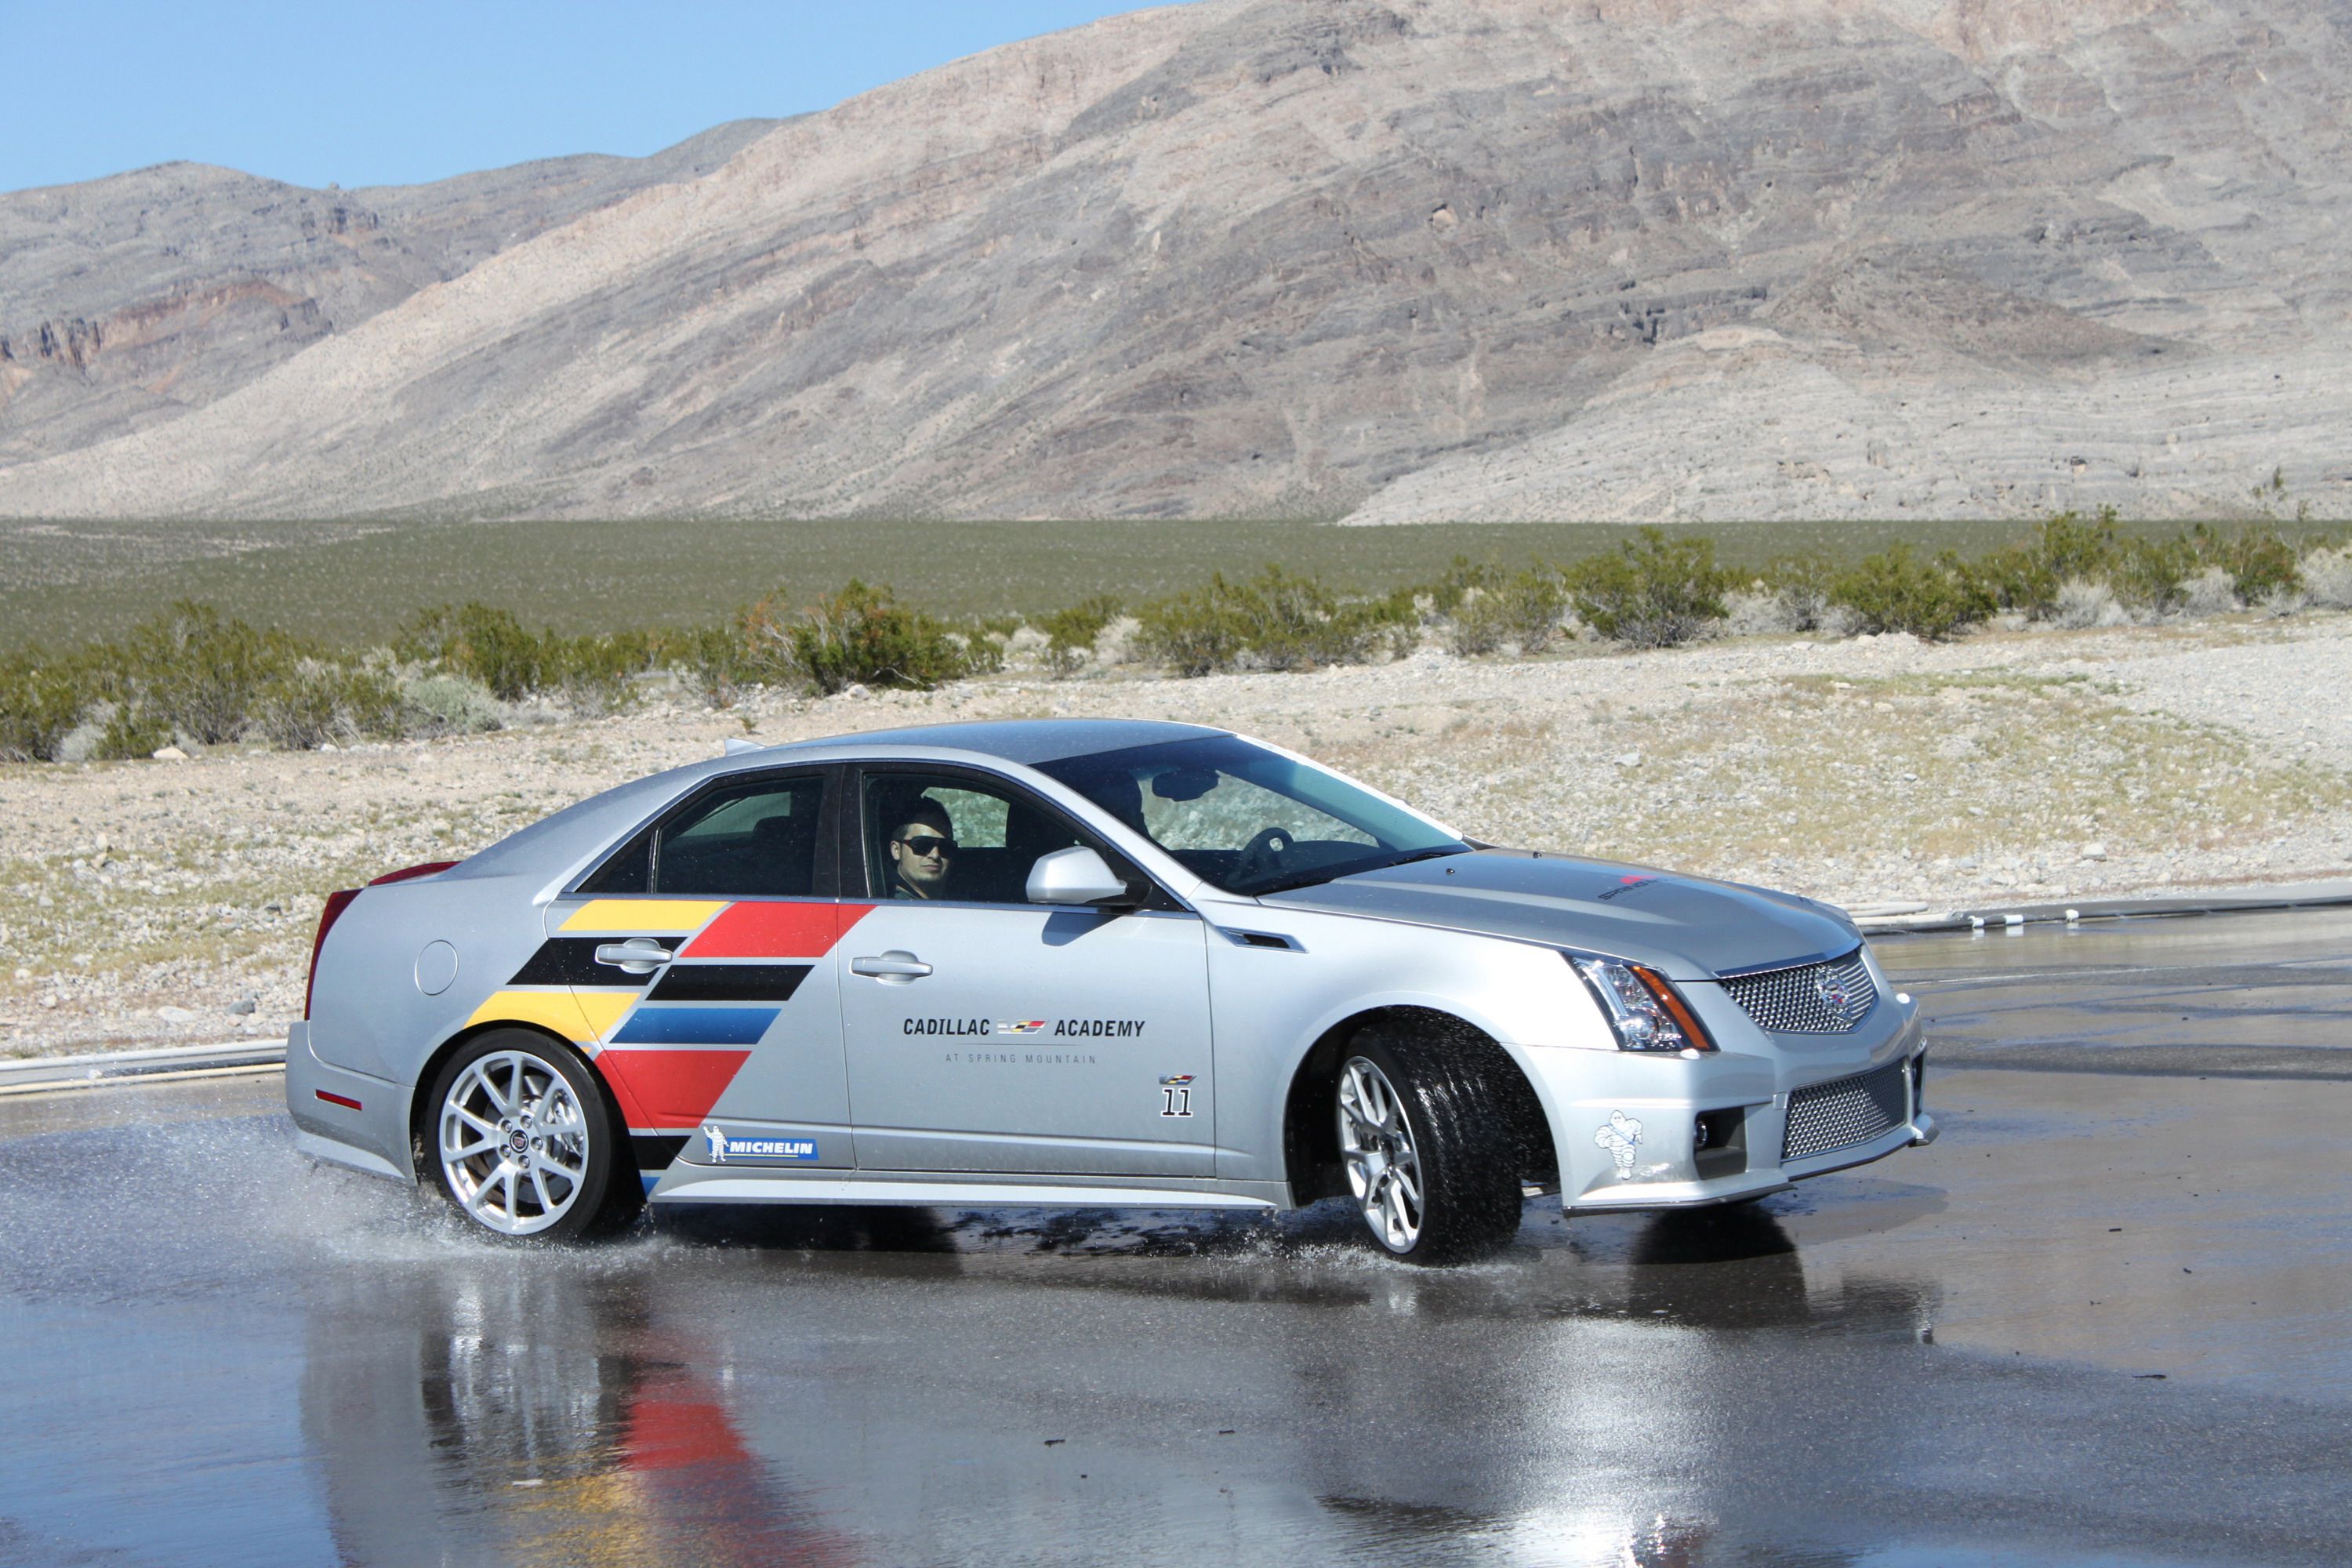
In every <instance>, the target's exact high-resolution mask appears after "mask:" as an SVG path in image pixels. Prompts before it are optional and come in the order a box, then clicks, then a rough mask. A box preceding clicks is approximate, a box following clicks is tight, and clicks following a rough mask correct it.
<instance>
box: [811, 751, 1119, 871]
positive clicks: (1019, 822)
mask: <svg viewBox="0 0 2352 1568" xmlns="http://www.w3.org/2000/svg"><path fill="white" fill-rule="evenodd" d="M858 795H859V811H858V824H859V832H858V839H859V843H860V845H861V846H862V847H863V849H864V851H865V858H866V887H867V889H869V891H870V894H871V896H873V897H875V898H878V899H907V900H931V899H935V900H941V901H945V902H950V903H982V904H1025V903H1027V902H1028V901H1029V871H1030V868H1032V867H1033V866H1034V865H1035V864H1036V863H1037V858H1038V857H1039V856H1041V855H1045V854H1048V853H1050V852H1051V851H1053V850H1055V849H1067V848H1070V847H1074V846H1084V847H1087V848H1089V849H1092V850H1095V851H1096V852H1097V853H1098V854H1102V855H1104V856H1105V857H1106V858H1109V859H1111V861H1112V864H1114V865H1119V864H1121V863H1122V862H1120V861H1119V860H1118V858H1116V857H1115V856H1113V855H1112V853H1111V851H1110V850H1109V849H1108V847H1107V846H1105V845H1104V844H1102V843H1101V842H1100V841H1099V840H1098V839H1097V838H1095V837H1094V836H1093V835H1091V834H1087V833H1083V832H1081V831H1079V829H1078V828H1077V827H1076V825H1074V824H1073V823H1071V822H1070V821H1069V819H1068V818H1066V817H1065V816H1063V815H1062V814H1061V813H1060V812H1058V811H1055V810H1054V809H1053V808H1051V807H1050V806H1047V805H1045V803H1043V802H1042V801H1038V800H1036V799H1034V798H1033V797H1031V796H1029V795H1026V794H1024V793H1023V792H1022V791H1020V790H1017V789H1013V788H1011V787H1009V786H1005V785H1000V784H993V783H991V782H987V781H984V780H981V779H977V778H972V777H970V776H967V775H963V774H947V773H921V772H915V771H911V770H910V771H906V772H899V771H895V770H894V771H888V772H884V771H869V772H867V773H866V774H865V776H864V779H863V782H862V784H861V786H860V788H859V791H858Z"/></svg>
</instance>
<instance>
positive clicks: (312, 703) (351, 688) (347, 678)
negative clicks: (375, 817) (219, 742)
mask: <svg viewBox="0 0 2352 1568" xmlns="http://www.w3.org/2000/svg"><path fill="white" fill-rule="evenodd" d="M403 717H404V713H403V709H402V702H401V692H400V688H399V687H398V686H397V685H396V684H395V683H394V681H393V680H392V679H389V678H388V677H386V676H383V675H379V674H377V673H376V672H374V671H373V670H366V669H350V668H344V667H343V666H341V665H339V664H331V663H329V662H327V661H326V660H324V659H318V658H305V659H300V660H298V661H297V662H296V663H294V664H293V665H292V666H291V667H290V668H287V669H285V670H282V671H280V672H279V673H278V674H276V675H274V676H272V677H271V678H270V679H268V680H266V681H264V682H263V683H262V684H261V686H260V687H259V689H257V690H256V692H255V693H254V702H253V715H252V724H251V728H252V730H253V731H255V732H257V733H258V734H260V735H261V736H262V737H263V738H264V739H266V740H267V741H268V742H269V743H270V744H272V745H274V746H282V747H284V748H285V749H286V750H288V751H289V752H309V751H315V750H316V749H317V748H318V747H319V746H320V744H321V743H322V742H330V741H332V742H342V743H347V742H352V741H354V740H357V739H358V738H360V737H361V736H362V735H368V736H392V735H398V734H400V733H401V732H402V719H403Z"/></svg>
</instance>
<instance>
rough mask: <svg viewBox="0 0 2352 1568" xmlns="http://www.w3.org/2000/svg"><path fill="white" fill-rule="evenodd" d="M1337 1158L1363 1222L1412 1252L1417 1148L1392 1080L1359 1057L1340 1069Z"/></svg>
mask: <svg viewBox="0 0 2352 1568" xmlns="http://www.w3.org/2000/svg"><path fill="white" fill-rule="evenodd" d="M1339 1157H1340V1159H1341V1160H1343V1161H1345V1162H1346V1163H1347V1167H1348V1187H1349V1191H1351V1192H1353V1193H1354V1194H1355V1195H1356V1204H1357V1206H1358V1207H1360V1208H1361V1209H1362V1210H1363V1211H1364V1223H1365V1224H1366V1225H1369V1226H1371V1227H1372V1234H1373V1235H1374V1236H1376V1237H1380V1241H1381V1246H1383V1247H1387V1248H1388V1249H1389V1250H1390V1251H1391V1252H1399V1253H1402V1252H1411V1251H1412V1248H1413V1244H1414V1243H1416V1242H1418V1241H1419V1240H1420V1239H1421V1220H1422V1212H1421V1152H1420V1151H1419V1150H1418V1149H1417V1148H1415V1147H1414V1144H1413V1140H1412V1122H1410V1121H1406V1120H1405V1115H1404V1105H1403V1103H1402V1101H1401V1100H1399V1099H1398V1097H1397V1091H1396V1085H1394V1084H1392V1083H1391V1082H1390V1081H1389V1077H1388V1074H1386V1073H1384V1072H1382V1071H1381V1069H1380V1068H1379V1067H1378V1066H1376V1065H1375V1064H1373V1063H1372V1062H1370V1061H1369V1060H1367V1059H1366V1058H1362V1057H1350V1058H1348V1065H1347V1066H1346V1067H1344V1068H1341V1069H1340V1070H1339Z"/></svg>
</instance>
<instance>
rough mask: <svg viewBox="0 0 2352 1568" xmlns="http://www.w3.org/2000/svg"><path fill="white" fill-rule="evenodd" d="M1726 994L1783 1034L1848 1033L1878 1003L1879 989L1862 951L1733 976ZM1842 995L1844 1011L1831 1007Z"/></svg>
mask: <svg viewBox="0 0 2352 1568" xmlns="http://www.w3.org/2000/svg"><path fill="white" fill-rule="evenodd" d="M1723 994H1725V995H1727V996H1728V997H1730V998H1731V999H1732V1000H1733V1001H1734V1002H1737V1003H1738V1004H1739V1005H1740V1007H1741V1008H1742V1009H1743V1010H1745V1011H1746V1013H1747V1014H1748V1016H1749V1017H1751V1018H1753V1019H1755V1020H1756V1022H1757V1023H1759V1025H1761V1026H1764V1027H1765V1028H1767V1029H1770V1030H1773V1031H1774V1032H1776V1033H1778V1034H1783V1035H1843V1034H1848V1033H1851V1032H1852V1030H1853V1026H1855V1025H1857V1024H1859V1023H1861V1022H1862V1021H1863V1020H1864V1018H1866V1017H1868V1016H1870V1010H1871V1009H1872V1008H1873V1007H1874V1006H1876V1005H1878V987H1877V986H1876V985H1874V984H1872V983H1871V979H1870V966H1869V965H1868V964H1866V963H1863V961H1862V949H1860V948H1858V947H1857V948H1855V949H1854V950H1853V952H1849V953H1847V954H1846V955H1845V956H1844V957H1843V958H1832V959H1831V960H1830V961H1829V962H1828V963H1801V964H1798V965H1797V966H1796V967H1794V968H1792V969H1770V970H1767V971H1765V972H1764V973H1761V974H1740V975H1735V976H1734V977H1732V978H1731V979H1728V980H1726V981H1725V982H1723ZM1838 995H1843V996H1844V997H1845V999H1846V1005H1845V1008H1844V1010H1843V1012H1841V1011H1840V1010H1839V1009H1838V1008H1837V1007H1835V1006H1833V1005H1832V997H1834V996H1838Z"/></svg>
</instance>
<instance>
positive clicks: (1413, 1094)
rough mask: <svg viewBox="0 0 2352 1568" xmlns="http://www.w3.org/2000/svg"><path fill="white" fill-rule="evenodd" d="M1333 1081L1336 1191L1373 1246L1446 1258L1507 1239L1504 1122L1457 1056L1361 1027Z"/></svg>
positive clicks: (1437, 1042)
mask: <svg viewBox="0 0 2352 1568" xmlns="http://www.w3.org/2000/svg"><path fill="white" fill-rule="evenodd" d="M1337 1088H1338V1095H1337V1099H1338V1100H1339V1161H1340V1164H1341V1165H1342V1167H1343V1168H1344V1169H1345V1170H1346V1172H1347V1176H1348V1191H1349V1194H1350V1195H1351V1196H1352V1197H1353V1198H1354V1200H1355V1203H1356V1206H1357V1209H1358V1210H1359V1212H1360V1213H1361V1214H1362V1215H1363V1216H1364V1224H1365V1226H1367V1227H1368V1228H1369V1229H1370V1231H1371V1233H1372V1239H1373V1240H1375V1241H1377V1242H1379V1243H1380V1244H1381V1247H1383V1248H1385V1249H1386V1250H1387V1251H1389V1252H1390V1253H1391V1254H1393V1255H1395V1256H1396V1257H1399V1258H1409V1259H1411V1260H1412V1261H1414V1262H1417V1263H1447V1262H1453V1261H1454V1260H1456V1259H1459V1258H1471V1257H1475V1256H1477V1255H1479V1254H1481V1253H1485V1252H1491V1251H1493V1250H1494V1249H1496V1247H1501V1246H1502V1245H1503V1244H1504V1243H1505V1242H1507V1241H1508V1240H1509V1239H1510V1238H1511V1237H1512V1236H1514V1235H1515V1234H1517V1230H1518V1227H1519V1179H1518V1173H1517V1168H1516V1163H1515V1160H1514V1154H1513V1148H1514V1145H1513V1142H1512V1139H1511V1135H1510V1131H1509V1124H1508V1119H1507V1115H1506V1113H1505V1110H1504V1108H1503V1105H1502V1103H1501V1100H1500V1097H1499V1096H1498V1095H1497V1094H1496V1092H1495V1089H1494V1087H1493V1085H1492V1084H1491V1083H1489V1082H1488V1080H1487V1079H1486V1074H1485V1072H1484V1071H1483V1070H1482V1068H1481V1067H1480V1065H1479V1064H1478V1063H1477V1062H1476V1061H1475V1060H1474V1059H1472V1058H1471V1057H1470V1055H1469V1053H1468V1052H1466V1051H1464V1050H1461V1049H1459V1048H1458V1047H1455V1046H1454V1043H1453V1042H1450V1041H1447V1040H1444V1039H1442V1038H1436V1037H1426V1038H1423V1037H1412V1038H1391V1037H1388V1036H1386V1035H1385V1034H1382V1033H1376V1032H1374V1031H1371V1030H1367V1031H1366V1032H1364V1033H1363V1034H1360V1035H1358V1036H1357V1037H1356V1038H1355V1039H1354V1040H1353V1041H1352V1042H1350V1044H1349V1047H1348V1050H1347V1052H1346V1054H1345V1055H1344V1056H1343V1058H1341V1061H1340V1064H1339V1084H1338V1086H1337Z"/></svg>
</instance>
